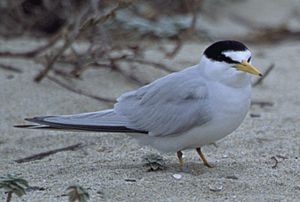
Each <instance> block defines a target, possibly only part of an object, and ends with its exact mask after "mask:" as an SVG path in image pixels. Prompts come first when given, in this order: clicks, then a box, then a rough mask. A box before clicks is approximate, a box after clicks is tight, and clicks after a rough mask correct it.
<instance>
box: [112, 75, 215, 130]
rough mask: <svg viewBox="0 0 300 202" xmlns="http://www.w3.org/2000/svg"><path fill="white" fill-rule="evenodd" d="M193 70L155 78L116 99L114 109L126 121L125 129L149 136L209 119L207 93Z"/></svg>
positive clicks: (184, 127) (184, 128)
mask: <svg viewBox="0 0 300 202" xmlns="http://www.w3.org/2000/svg"><path fill="white" fill-rule="evenodd" d="M198 73H199V72H198V71H195V70H193V71H192V70H191V71H181V72H177V73H173V74H170V75H168V76H166V77H163V78H161V79H158V80H156V81H154V82H153V83H151V84H149V85H147V86H144V87H142V88H140V89H138V90H136V91H132V92H129V93H125V94H123V95H122V96H121V97H119V98H118V99H117V101H118V102H117V103H116V104H115V107H114V110H115V112H116V113H117V114H119V115H122V116H125V117H126V118H127V119H128V125H127V127H128V128H133V129H136V130H142V131H148V132H149V135H151V136H166V135H172V134H176V133H180V132H184V131H186V130H188V129H190V128H191V127H193V126H195V125H202V124H205V123H206V122H208V121H209V120H210V119H211V116H210V112H209V111H210V110H209V105H208V91H207V87H206V85H205V83H204V82H203V81H202V79H201V75H197V74H198Z"/></svg>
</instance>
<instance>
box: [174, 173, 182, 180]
mask: <svg viewBox="0 0 300 202" xmlns="http://www.w3.org/2000/svg"><path fill="white" fill-rule="evenodd" d="M173 177H174V178H175V179H176V180H180V179H181V178H182V175H180V174H174V175H173Z"/></svg>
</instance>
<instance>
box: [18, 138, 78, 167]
mask: <svg viewBox="0 0 300 202" xmlns="http://www.w3.org/2000/svg"><path fill="white" fill-rule="evenodd" d="M83 146H84V145H83V144H82V143H78V144H74V145H71V146H68V147H62V148H59V149H54V150H49V151H46V152H41V153H38V154H34V155H31V156H28V157H25V158H21V159H17V160H15V162H17V163H24V162H30V161H35V160H40V159H43V158H45V157H47V156H50V155H52V154H56V153H58V152H62V151H74V150H76V149H80V148H82V147H83Z"/></svg>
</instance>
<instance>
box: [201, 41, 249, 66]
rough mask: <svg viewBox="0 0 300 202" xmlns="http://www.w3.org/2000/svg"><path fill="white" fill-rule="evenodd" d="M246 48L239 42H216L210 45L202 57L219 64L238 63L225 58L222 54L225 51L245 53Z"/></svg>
mask: <svg viewBox="0 0 300 202" xmlns="http://www.w3.org/2000/svg"><path fill="white" fill-rule="evenodd" d="M245 50H248V48H247V47H246V46H245V45H244V44H243V43H241V42H238V41H230V40H226V41H218V42H215V43H213V44H212V45H210V46H209V47H208V48H207V49H206V50H205V51H204V55H205V56H206V57H207V58H209V59H211V60H216V61H220V62H223V61H224V62H227V63H238V62H237V61H234V60H232V59H231V58H229V57H226V56H225V55H224V54H222V53H223V52H226V51H245Z"/></svg>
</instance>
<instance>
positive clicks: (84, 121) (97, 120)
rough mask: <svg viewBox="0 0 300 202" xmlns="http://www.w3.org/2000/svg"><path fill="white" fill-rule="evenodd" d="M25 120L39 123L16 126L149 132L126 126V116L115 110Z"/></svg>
mask: <svg viewBox="0 0 300 202" xmlns="http://www.w3.org/2000/svg"><path fill="white" fill-rule="evenodd" d="M25 120H26V121H29V122H33V123H37V125H16V126H15V127H18V128H29V129H48V130H75V131H78V130H79V131H94V132H125V133H147V132H146V131H141V130H135V129H132V128H128V127H126V126H127V124H128V120H127V119H126V117H123V116H120V115H117V114H116V113H114V111H113V110H104V111H98V112H91V113H81V114H74V115H59V116H38V117H33V118H26V119H25Z"/></svg>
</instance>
